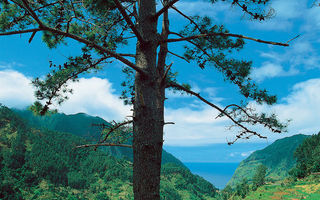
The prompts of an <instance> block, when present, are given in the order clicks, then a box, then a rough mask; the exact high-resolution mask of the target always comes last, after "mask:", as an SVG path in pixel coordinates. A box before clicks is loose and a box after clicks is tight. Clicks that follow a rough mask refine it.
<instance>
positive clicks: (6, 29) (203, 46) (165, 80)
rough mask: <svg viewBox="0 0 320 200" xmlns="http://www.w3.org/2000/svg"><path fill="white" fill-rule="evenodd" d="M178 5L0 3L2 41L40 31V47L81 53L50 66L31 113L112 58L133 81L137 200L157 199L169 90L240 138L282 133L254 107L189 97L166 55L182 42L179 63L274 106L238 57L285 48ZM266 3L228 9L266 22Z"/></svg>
mask: <svg viewBox="0 0 320 200" xmlns="http://www.w3.org/2000/svg"><path fill="white" fill-rule="evenodd" d="M177 1H178V0H171V1H169V0H164V1H163V5H162V8H161V9H160V10H159V11H157V10H156V4H157V1H156V0H140V1H135V0H123V1H122V0H121V1H120V0H84V1H72V0H64V1H55V0H41V1H29V0H19V1H0V6H1V7H0V10H1V13H0V22H1V23H0V32H1V33H0V35H2V36H3V35H14V34H25V33H31V37H30V39H29V42H32V40H33V39H34V36H35V35H36V34H37V33H38V32H42V33H43V35H42V38H43V41H44V42H45V43H46V44H47V46H48V47H49V48H56V47H58V46H59V45H61V44H65V45H66V44H67V42H68V41H69V40H70V39H72V40H75V41H77V42H79V43H80V44H81V45H82V47H81V50H82V53H81V54H80V55H78V56H74V57H70V58H68V59H67V61H66V62H65V63H61V64H54V63H53V61H50V67H53V68H54V69H53V70H52V72H50V73H49V74H48V75H47V76H46V78H45V79H44V80H41V79H39V78H36V79H35V80H34V81H33V84H34V85H35V86H36V87H37V92H36V97H37V98H38V99H39V100H45V101H46V104H45V105H44V106H42V105H41V104H40V103H39V102H36V103H35V104H34V106H33V107H32V109H33V110H34V111H38V112H39V113H40V114H42V115H43V114H45V113H46V112H47V111H48V109H49V106H50V105H51V104H52V103H53V102H57V103H58V104H61V103H62V102H63V101H65V100H66V99H67V96H68V94H69V93H72V90H71V89H69V88H68V87H67V86H68V81H76V80H78V77H79V75H81V74H85V73H87V72H90V71H99V70H100V69H102V68H103V66H104V65H103V64H105V63H111V62H113V61H114V60H118V61H120V62H121V63H123V64H125V65H126V67H127V68H126V69H125V70H124V71H125V72H126V73H127V74H128V75H129V77H130V78H129V79H128V81H127V82H129V83H128V84H127V83H125V84H123V85H124V86H125V87H127V88H126V90H125V91H124V93H123V98H124V100H125V102H126V103H130V104H134V106H133V109H134V111H133V112H134V113H133V115H132V116H134V117H133V119H132V122H133V131H134V139H133V144H132V148H133V153H134V161H133V163H134V164H133V188H134V194H135V198H136V199H144V200H147V199H151V200H156V199H159V198H160V195H159V190H160V170H161V155H162V145H163V126H164V124H165V121H164V101H165V99H166V95H165V92H166V89H173V90H180V91H183V92H186V93H188V94H190V95H193V96H195V97H197V98H198V99H199V100H201V101H202V102H204V103H206V104H207V105H209V106H211V107H212V108H214V109H217V110H218V111H219V112H220V113H221V115H220V116H221V117H222V116H226V117H227V118H229V119H230V120H231V121H232V122H233V123H234V124H235V125H236V126H237V127H239V128H240V132H239V134H238V135H237V137H236V140H237V139H239V138H250V137H251V136H257V137H260V138H265V137H264V136H262V135H260V134H259V133H257V132H255V131H253V130H250V129H249V128H248V127H250V125H254V124H261V125H264V126H265V127H267V128H268V129H269V130H270V131H271V132H276V133H279V132H281V131H282V130H284V129H285V125H284V124H281V123H279V122H278V120H277V119H276V116H275V115H270V116H268V115H266V114H264V113H252V109H250V112H248V109H247V108H246V104H243V105H236V104H231V105H229V106H227V107H225V108H222V107H221V108H220V107H219V106H218V105H215V104H212V103H210V102H209V101H207V100H206V99H205V97H202V96H201V95H200V94H198V93H196V92H194V91H192V90H191V88H190V87H189V86H188V85H185V84H181V83H178V81H177V79H176V75H177V73H175V72H173V71H172V70H171V66H172V64H169V63H167V55H168V53H170V51H169V49H168V43H174V42H181V41H185V42H186V43H187V44H186V43H184V44H185V47H184V49H185V52H184V54H183V55H182V56H177V57H179V58H182V59H183V60H186V61H187V62H192V63H193V64H195V65H197V66H199V67H200V68H201V69H204V68H208V67H214V68H215V69H216V70H217V71H219V72H221V73H222V74H223V77H224V79H225V80H226V81H229V82H231V83H232V84H234V85H236V86H237V87H238V88H239V92H240V93H241V94H242V95H243V96H244V98H250V99H252V100H255V101H256V102H258V103H266V104H274V103H275V102H276V100H277V99H276V97H275V96H273V95H270V94H269V93H268V92H267V90H265V89H260V88H259V87H258V86H257V85H256V84H255V83H254V82H253V81H252V80H251V79H250V77H249V74H250V69H251V64H252V63H251V62H250V61H244V60H242V59H239V60H238V58H237V56H234V55H235V53H236V51H238V50H240V49H242V48H243V46H244V41H243V40H242V38H246V39H250V40H253V41H257V42H262V43H267V44H272V45H282V46H288V44H281V43H276V42H270V41H263V40H258V39H255V38H250V37H246V36H242V35H238V34H230V33H229V31H228V30H226V29H225V28H224V26H223V25H216V24H213V23H212V20H211V19H210V18H208V17H199V16H193V17H192V16H191V17H188V16H186V15H185V14H183V11H182V12H181V11H180V10H178V9H177V8H175V7H174V4H175V3H176V2H177ZM210 2H211V3H213V4H214V3H216V2H217V1H216V0H211V1H210ZM268 2H269V0H259V1H256V0H246V1H243V2H241V3H240V2H239V1H238V0H233V1H231V2H230V4H231V5H235V6H236V7H239V9H241V10H243V11H244V13H246V14H247V15H248V16H250V17H251V18H252V19H255V20H264V19H265V17H268V12H264V10H263V8H264V7H265V4H267V3H268ZM160 6H161V5H160ZM168 9H174V10H176V11H177V12H178V13H179V14H180V15H181V16H183V17H184V18H185V19H186V24H185V26H184V28H182V29H181V30H178V32H172V30H170V26H169V19H170V18H169V12H168ZM160 20H161V21H162V24H163V25H162V30H161V32H158V26H157V25H158V24H160V23H161V22H160ZM132 38H134V40H133V41H134V42H135V43H136V45H135V48H133V49H132V51H131V52H128V53H124V54H123V53H119V46H122V45H126V44H128V43H129V41H128V40H129V39H132ZM233 38H236V39H233ZM17 48H18V47H17ZM176 49H179V48H176ZM176 53H177V52H176ZM176 53H173V55H177V54H176ZM232 56H234V57H235V58H236V59H234V58H233V57H232ZM133 58H134V59H135V60H134V61H132V59H133ZM134 72H135V73H134ZM233 142H235V141H233ZM230 144H232V142H230Z"/></svg>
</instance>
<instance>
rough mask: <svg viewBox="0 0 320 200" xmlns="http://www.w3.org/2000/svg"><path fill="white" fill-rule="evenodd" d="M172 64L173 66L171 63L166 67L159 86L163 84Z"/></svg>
mask: <svg viewBox="0 0 320 200" xmlns="http://www.w3.org/2000/svg"><path fill="white" fill-rule="evenodd" d="M172 64H173V62H172V63H171V64H170V65H168V66H167V69H166V71H165V73H164V74H163V77H162V80H161V84H163V83H164V82H165V80H166V77H167V75H168V72H169V71H170V68H171V66H172Z"/></svg>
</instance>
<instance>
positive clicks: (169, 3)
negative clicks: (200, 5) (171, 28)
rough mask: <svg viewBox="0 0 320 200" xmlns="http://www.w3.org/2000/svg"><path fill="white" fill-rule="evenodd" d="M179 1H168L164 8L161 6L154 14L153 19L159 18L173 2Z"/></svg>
mask: <svg viewBox="0 0 320 200" xmlns="http://www.w3.org/2000/svg"><path fill="white" fill-rule="evenodd" d="M177 1H179V0H172V1H170V2H168V3H167V4H166V5H165V6H164V7H163V8H161V9H160V10H159V11H158V12H157V13H156V14H155V15H154V16H153V19H154V20H157V19H158V17H159V16H160V15H162V13H164V12H166V11H167V10H168V9H169V8H170V7H171V6H172V5H173V4H175V3H176V2H177Z"/></svg>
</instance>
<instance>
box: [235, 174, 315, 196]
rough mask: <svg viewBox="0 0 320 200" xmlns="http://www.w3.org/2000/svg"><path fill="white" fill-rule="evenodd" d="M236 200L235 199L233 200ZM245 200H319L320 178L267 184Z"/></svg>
mask: <svg viewBox="0 0 320 200" xmlns="http://www.w3.org/2000/svg"><path fill="white" fill-rule="evenodd" d="M233 199H234V200H236V199H237V198H233ZM244 199H245V200H258V199H261V200H270V199H290V200H298V199H306V200H319V199H320V176H319V175H317V176H309V177H307V178H305V179H300V180H298V181H297V182H290V181H288V180H284V181H281V182H278V183H276V184H267V185H264V186H262V187H260V188H258V189H257V190H256V191H250V192H249V194H248V195H247V196H246V197H245V198H244Z"/></svg>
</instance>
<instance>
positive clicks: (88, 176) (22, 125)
mask: <svg viewBox="0 0 320 200" xmlns="http://www.w3.org/2000/svg"><path fill="white" fill-rule="evenodd" d="M80 116H81V117H80V118H81V119H82V117H83V116H82V114H81V115H80ZM73 117H74V116H73ZM76 117H79V116H76ZM85 117H88V116H85ZM90 119H91V118H90ZM47 123H49V122H47ZM50 123H51V122H50ZM70 123H71V124H73V125H74V124H76V123H74V122H73V121H70ZM73 128H74V129H75V130H76V127H73ZM84 142H85V139H84V138H82V137H79V136H76V135H73V134H71V133H66V132H57V131H52V130H48V129H42V128H39V127H32V126H30V125H29V124H27V123H26V121H25V120H23V119H22V118H21V117H20V116H18V115H17V114H16V113H15V112H12V111H11V110H10V109H8V108H7V107H4V106H0V199H1V200H16V199H19V200H20V199H30V200H31V199H67V200H77V199H82V200H89V199H96V200H110V199H111V200H119V199H126V200H127V199H133V192H132V162H130V161H128V160H126V159H121V158H117V157H115V156H113V155H112V154H109V153H106V152H104V151H100V150H97V151H92V150H90V149H88V148H84V149H74V148H73V147H74V146H75V145H79V144H83V143H84ZM161 170H162V172H161V186H160V191H161V199H175V200H176V199H177V200H179V199H180V200H182V199H195V200H198V199H199V200H200V199H201V200H202V199H204V200H205V199H208V200H209V199H215V198H214V196H215V194H216V188H215V187H214V186H212V184H210V183H209V182H208V181H206V180H204V179H203V178H201V177H200V176H197V175H193V174H192V173H191V172H190V170H188V169H187V168H185V167H184V166H181V165H178V164H177V163H166V164H164V165H162V169H161Z"/></svg>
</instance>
